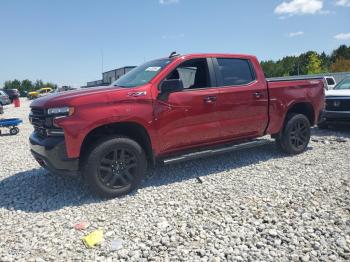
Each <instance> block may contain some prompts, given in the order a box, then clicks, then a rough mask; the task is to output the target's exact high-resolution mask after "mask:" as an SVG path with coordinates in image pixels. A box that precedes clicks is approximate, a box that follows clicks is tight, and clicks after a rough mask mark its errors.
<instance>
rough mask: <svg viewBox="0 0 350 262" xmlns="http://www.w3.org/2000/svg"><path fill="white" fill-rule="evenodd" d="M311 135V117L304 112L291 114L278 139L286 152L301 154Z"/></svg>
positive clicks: (278, 142) (279, 144)
mask: <svg viewBox="0 0 350 262" xmlns="http://www.w3.org/2000/svg"><path fill="white" fill-rule="evenodd" d="M310 136H311V130H310V122H309V119H308V118H307V117H306V116H305V115H302V114H291V115H290V116H289V117H288V118H287V121H286V123H285V126H284V129H283V131H282V133H281V134H280V136H279V137H278V138H277V139H276V142H277V144H278V146H279V147H280V148H281V149H282V150H283V151H284V152H286V153H289V154H299V153H301V152H303V151H305V149H306V147H307V145H308V144H309V141H310Z"/></svg>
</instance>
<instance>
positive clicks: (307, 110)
mask: <svg viewBox="0 0 350 262" xmlns="http://www.w3.org/2000/svg"><path fill="white" fill-rule="evenodd" d="M291 114H302V115H305V116H306V117H307V118H308V119H309V121H310V125H311V126H313V125H315V110H314V107H313V105H312V104H311V103H310V102H297V103H294V104H292V105H291V106H289V108H288V110H287V112H286V115H285V117H284V123H285V122H286V120H287V119H288V116H290V115H291Z"/></svg>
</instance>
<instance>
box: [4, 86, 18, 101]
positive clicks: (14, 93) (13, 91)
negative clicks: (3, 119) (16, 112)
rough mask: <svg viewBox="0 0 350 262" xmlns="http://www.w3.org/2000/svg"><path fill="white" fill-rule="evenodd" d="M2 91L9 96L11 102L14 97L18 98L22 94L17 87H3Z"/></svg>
mask: <svg viewBox="0 0 350 262" xmlns="http://www.w3.org/2000/svg"><path fill="white" fill-rule="evenodd" d="M1 91H4V92H5V93H6V94H7V95H8V96H9V98H10V101H11V103H12V102H13V99H16V98H18V97H19V95H20V94H19V92H18V89H16V88H11V89H2V90H1Z"/></svg>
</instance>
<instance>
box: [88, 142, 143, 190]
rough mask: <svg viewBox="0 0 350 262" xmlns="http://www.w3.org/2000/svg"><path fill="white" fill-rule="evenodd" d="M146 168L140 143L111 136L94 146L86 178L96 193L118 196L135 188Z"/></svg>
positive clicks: (89, 157) (89, 156)
mask: <svg viewBox="0 0 350 262" xmlns="http://www.w3.org/2000/svg"><path fill="white" fill-rule="evenodd" d="M146 169H147V161H146V156H145V153H144V150H143V149H142V147H141V146H140V145H139V144H138V143H137V142H135V141H134V140H131V139H129V138H127V137H120V136H112V137H108V138H105V139H102V140H100V141H98V142H97V143H96V144H95V146H93V147H92V150H91V151H90V154H89V155H88V157H87V159H86V161H85V166H84V176H85V177H86V179H87V182H88V184H89V185H90V187H91V189H92V190H93V191H94V192H95V193H97V194H99V195H101V196H103V197H117V196H121V195H124V194H127V193H129V192H130V191H132V190H133V189H135V188H136V187H137V186H138V184H139V183H140V182H141V180H142V177H143V175H144V174H145V172H146Z"/></svg>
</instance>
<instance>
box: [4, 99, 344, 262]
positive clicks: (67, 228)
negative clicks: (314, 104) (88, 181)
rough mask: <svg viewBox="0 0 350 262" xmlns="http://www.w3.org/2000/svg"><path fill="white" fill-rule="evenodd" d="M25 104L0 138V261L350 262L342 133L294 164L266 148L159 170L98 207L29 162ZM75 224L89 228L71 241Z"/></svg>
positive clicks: (78, 185) (316, 137) (8, 112)
mask: <svg viewBox="0 0 350 262" xmlns="http://www.w3.org/2000/svg"><path fill="white" fill-rule="evenodd" d="M28 105H29V103H28V102H27V101H26V100H22V107H21V108H19V109H15V108H13V106H7V107H5V115H3V116H2V117H20V118H22V119H23V120H24V124H23V125H21V126H20V130H21V132H20V134H19V135H17V136H1V137H0V150H1V155H0V165H1V166H0V261H14V260H16V261H17V260H18V261H44V260H45V261H46V260H60V261H63V260H64V261H66V260H84V261H88V260H94V261H99V260H103V261H112V260H113V261H116V260H121V261H123V260H125V261H169V260H172V261H177V260H180V261H224V260H230V261H256V260H258V261H346V260H348V261H349V260H350V154H349V149H350V130H349V129H344V128H342V129H336V130H328V131H320V130H317V129H314V130H313V141H312V142H311V143H310V145H309V148H308V150H307V152H305V153H303V154H301V155H298V156H293V157H290V156H286V155H284V154H281V153H280V152H279V151H278V150H277V149H276V147H275V145H274V144H273V143H271V144H269V145H266V146H263V147H260V148H256V149H250V150H243V151H240V152H235V153H231V154H226V155H222V156H217V157H213V158H211V159H208V158H207V159H202V160H196V161H191V162H186V163H183V164H177V165H173V166H166V167H161V168H158V169H157V170H156V171H155V172H154V175H153V176H152V177H151V178H149V179H148V180H147V181H145V183H144V184H143V186H142V187H141V188H140V189H139V190H137V191H136V192H134V193H133V194H130V195H128V196H126V197H123V198H119V199H113V200H102V199H99V198H97V197H95V196H92V195H91V194H90V192H89V191H88V189H87V187H86V186H85V185H83V186H82V181H80V180H79V179H70V178H61V177H55V176H53V175H50V174H48V173H47V172H46V171H45V170H43V169H42V168H40V167H39V165H38V164H36V163H35V161H34V160H33V158H32V157H31V155H30V153H29V150H28V141H27V140H28V136H29V134H30V132H31V131H32V128H31V126H30V125H29V123H28V120H27V114H28V111H29V110H28ZM197 177H200V178H201V181H202V182H203V183H200V181H199V180H198V179H197ZM80 221H88V222H89V223H90V227H89V228H87V229H86V230H84V231H78V230H75V229H74V228H73V226H74V224H76V223H78V222H80ZM98 228H101V229H103V230H104V233H105V235H104V242H103V243H102V245H101V246H98V247H96V248H94V249H87V248H86V247H85V246H84V245H83V243H82V241H81V237H82V236H84V235H85V234H87V233H89V232H91V231H93V230H94V229H98ZM113 241H114V242H113ZM111 243H114V246H115V243H118V248H115V247H113V245H111Z"/></svg>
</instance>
